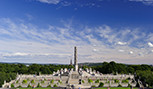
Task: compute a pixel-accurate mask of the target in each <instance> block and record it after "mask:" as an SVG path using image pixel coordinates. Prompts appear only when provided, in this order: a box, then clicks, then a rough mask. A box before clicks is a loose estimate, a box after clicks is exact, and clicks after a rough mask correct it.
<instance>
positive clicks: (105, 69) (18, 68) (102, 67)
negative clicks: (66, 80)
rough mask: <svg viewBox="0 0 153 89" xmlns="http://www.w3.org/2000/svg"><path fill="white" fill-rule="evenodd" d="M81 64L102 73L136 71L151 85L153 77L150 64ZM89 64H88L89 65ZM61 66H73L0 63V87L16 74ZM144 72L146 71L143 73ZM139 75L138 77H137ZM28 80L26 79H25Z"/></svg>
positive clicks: (49, 72) (37, 72) (44, 72)
mask: <svg viewBox="0 0 153 89" xmlns="http://www.w3.org/2000/svg"><path fill="white" fill-rule="evenodd" d="M87 64H88V65H83V64H82V68H83V69H85V68H89V67H92V68H93V69H95V70H97V71H99V72H100V73H103V74H108V73H114V74H115V73H119V74H129V73H131V74H134V73H135V72H136V73H137V79H139V77H140V80H141V81H142V82H143V84H145V83H146V84H148V85H149V86H153V82H152V81H153V78H152V76H153V75H152V74H153V73H152V72H153V66H151V65H146V64H142V65H126V64H121V63H115V62H113V61H112V62H109V63H108V62H103V63H98V64H95V63H94V64H93V65H90V64H89V63H87ZM89 65H90V66H89ZM61 68H68V69H69V68H73V66H72V65H53V64H49V65H41V64H31V65H29V66H26V65H25V64H7V63H1V64H0V75H1V78H0V87H2V84H3V83H4V80H6V82H9V81H10V80H14V79H15V78H16V74H17V73H18V74H39V72H41V74H52V73H53V71H57V70H59V69H61ZM145 72H146V73H145ZM138 76H139V77H138ZM27 80H28V79H27ZM28 81H29V80H28Z"/></svg>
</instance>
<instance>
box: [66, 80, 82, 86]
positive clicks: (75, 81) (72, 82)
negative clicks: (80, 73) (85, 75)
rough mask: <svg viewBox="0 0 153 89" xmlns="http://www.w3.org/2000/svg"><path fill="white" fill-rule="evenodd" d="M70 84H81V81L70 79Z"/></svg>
mask: <svg viewBox="0 0 153 89" xmlns="http://www.w3.org/2000/svg"><path fill="white" fill-rule="evenodd" d="M68 83H69V84H72V85H74V84H79V79H69V81H68Z"/></svg>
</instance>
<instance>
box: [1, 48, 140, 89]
mask: <svg viewBox="0 0 153 89" xmlns="http://www.w3.org/2000/svg"><path fill="white" fill-rule="evenodd" d="M101 82H102V83H103V84H104V85H103V87H118V86H122V87H129V86H132V87H135V86H136V84H137V82H136V81H135V78H134V75H131V74H129V75H127V74H116V75H113V74H102V73H100V72H98V71H96V70H92V69H91V68H90V69H87V68H86V69H85V70H83V69H82V68H79V66H78V59H77V47H74V69H73V68H72V69H67V68H65V69H61V70H58V71H56V72H53V74H50V75H41V74H39V75H33V74H31V75H25V74H18V75H17V77H16V79H15V80H12V81H10V82H9V83H6V82H4V84H3V86H2V87H3V88H11V87H63V88H72V87H75V88H91V87H92V86H94V87H98V86H99V84H100V83H101ZM139 84H140V85H141V82H139Z"/></svg>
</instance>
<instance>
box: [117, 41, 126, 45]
mask: <svg viewBox="0 0 153 89" xmlns="http://www.w3.org/2000/svg"><path fill="white" fill-rule="evenodd" d="M117 44H118V45H126V44H127V43H126V42H120V41H119V42H117Z"/></svg>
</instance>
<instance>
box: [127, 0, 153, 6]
mask: <svg viewBox="0 0 153 89" xmlns="http://www.w3.org/2000/svg"><path fill="white" fill-rule="evenodd" d="M129 1H135V2H142V3H143V4H145V5H153V0H129Z"/></svg>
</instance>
